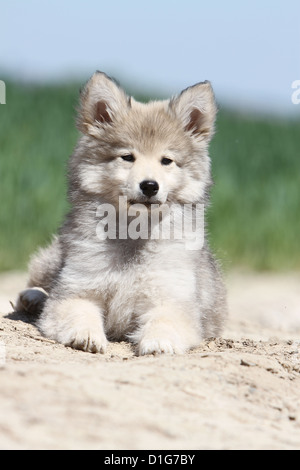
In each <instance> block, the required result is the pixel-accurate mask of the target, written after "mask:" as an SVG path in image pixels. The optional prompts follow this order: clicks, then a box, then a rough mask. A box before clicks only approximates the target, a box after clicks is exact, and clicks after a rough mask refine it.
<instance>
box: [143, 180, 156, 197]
mask: <svg viewBox="0 0 300 470" xmlns="http://www.w3.org/2000/svg"><path fill="white" fill-rule="evenodd" d="M140 188H141V190H142V192H143V194H144V195H145V196H147V197H149V198H150V197H151V196H155V194H157V192H158V190H159V186H158V183H157V182H156V181H150V180H145V181H142V182H141V183H140Z"/></svg>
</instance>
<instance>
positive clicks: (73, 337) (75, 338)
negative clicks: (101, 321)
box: [63, 328, 108, 354]
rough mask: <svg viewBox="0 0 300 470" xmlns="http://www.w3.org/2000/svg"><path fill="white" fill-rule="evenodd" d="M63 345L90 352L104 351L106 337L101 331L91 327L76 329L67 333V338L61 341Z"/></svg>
mask: <svg viewBox="0 0 300 470" xmlns="http://www.w3.org/2000/svg"><path fill="white" fill-rule="evenodd" d="M63 343H64V344H65V346H70V347H71V348H73V349H80V350H81V351H86V352H90V353H102V354H104V353H105V352H106V348H107V343H108V341H107V339H106V337H105V334H104V333H102V332H101V331H98V332H97V331H92V330H91V329H88V328H86V329H82V330H81V329H78V331H76V332H74V333H72V334H70V335H69V338H68V339H67V338H66V339H65V341H64V342H63Z"/></svg>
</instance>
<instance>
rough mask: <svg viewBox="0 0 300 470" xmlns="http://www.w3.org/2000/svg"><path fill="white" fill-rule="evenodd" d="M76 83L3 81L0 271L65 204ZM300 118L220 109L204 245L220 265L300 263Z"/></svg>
mask: <svg viewBox="0 0 300 470" xmlns="http://www.w3.org/2000/svg"><path fill="white" fill-rule="evenodd" d="M78 88H79V86H78V85H77V84H70V85H60V86H43V87H30V86H21V85H16V84H13V83H11V82H9V81H8V82H6V103H7V104H6V105H1V106H0V202H1V206H0V270H8V269H23V268H25V267H26V264H27V261H28V258H29V256H30V254H31V253H32V252H33V251H34V250H35V249H36V248H37V247H38V246H39V245H41V244H42V245H44V244H46V243H47V242H48V241H49V240H50V238H51V235H52V233H54V232H55V231H56V230H57V228H58V226H59V225H60V223H61V221H62V219H63V215H64V213H65V212H66V210H67V202H66V182H65V173H66V171H65V170H66V161H67V159H68V157H69V155H70V154H71V153H72V151H73V148H74V146H75V143H76V140H77V136H78V133H77V130H76V129H75V125H74V118H75V107H76V105H77V102H78ZM299 131H300V122H299V121H285V120H282V121H281V120H276V119H273V120H272V119H263V118H254V117H250V116H243V115H239V114H237V113H234V112H232V111H231V112H229V111H226V110H223V111H221V112H220V113H219V116H218V122H217V133H216V136H215V137H214V140H213V142H212V144H211V157H212V161H213V175H214V180H215V183H216V184H215V187H214V189H213V193H212V205H211V208H210V210H209V217H208V219H209V236H210V239H211V244H212V246H213V248H214V250H215V251H216V252H217V254H218V256H219V257H220V258H221V259H222V260H223V262H224V264H225V266H229V267H233V266H247V267H249V268H255V269H298V268H300V243H299V240H300V217H299V208H300V191H299V189H300V179H299V174H300V171H299V170H300V162H299V159H300V158H299V157H300V155H299V153H300V152H299V149H300V132H299Z"/></svg>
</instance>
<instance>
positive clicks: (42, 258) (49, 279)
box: [15, 237, 62, 315]
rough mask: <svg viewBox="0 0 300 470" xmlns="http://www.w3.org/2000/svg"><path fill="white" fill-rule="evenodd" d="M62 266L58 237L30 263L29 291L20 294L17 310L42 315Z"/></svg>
mask: <svg viewBox="0 0 300 470" xmlns="http://www.w3.org/2000/svg"><path fill="white" fill-rule="evenodd" d="M61 266H62V249H61V245H60V242H59V238H58V237H54V239H53V241H52V243H51V245H49V246H48V247H47V248H41V249H40V250H39V251H38V252H37V253H36V254H35V255H34V256H33V257H32V259H31V261H30V263H29V280H28V283H27V287H28V288H27V289H25V290H23V291H22V292H20V294H19V296H18V299H17V302H16V305H15V310H16V311H18V312H20V311H25V312H27V313H30V314H32V315H36V314H39V313H41V311H42V310H43V307H44V304H45V302H46V300H47V298H48V296H49V292H50V291H51V287H52V285H53V281H54V279H55V278H56V276H57V274H58V273H59V271H60V269H61Z"/></svg>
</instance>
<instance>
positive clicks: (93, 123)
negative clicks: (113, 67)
mask: <svg viewBox="0 0 300 470" xmlns="http://www.w3.org/2000/svg"><path fill="white" fill-rule="evenodd" d="M128 108H130V97H128V96H127V95H126V93H125V92H124V91H123V90H122V88H120V87H119V85H118V84H117V83H116V82H115V81H114V80H113V79H111V78H109V77H108V76H107V75H106V74H105V73H103V72H96V73H94V75H93V76H92V77H91V78H90V80H89V81H88V82H87V84H86V85H85V87H84V88H83V90H82V91H81V94H80V107H79V111H78V118H77V128H78V129H79V130H80V131H81V132H83V133H84V134H90V135H93V136H97V135H99V129H101V128H104V127H105V126H108V125H110V124H112V123H113V121H114V120H115V119H116V117H117V116H118V115H120V114H122V113H124V111H126V110H128Z"/></svg>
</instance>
